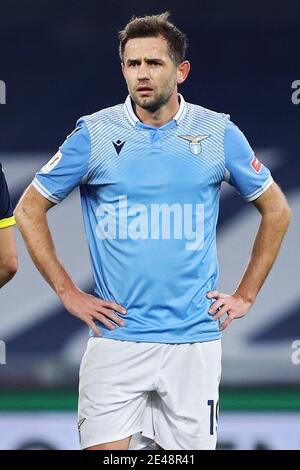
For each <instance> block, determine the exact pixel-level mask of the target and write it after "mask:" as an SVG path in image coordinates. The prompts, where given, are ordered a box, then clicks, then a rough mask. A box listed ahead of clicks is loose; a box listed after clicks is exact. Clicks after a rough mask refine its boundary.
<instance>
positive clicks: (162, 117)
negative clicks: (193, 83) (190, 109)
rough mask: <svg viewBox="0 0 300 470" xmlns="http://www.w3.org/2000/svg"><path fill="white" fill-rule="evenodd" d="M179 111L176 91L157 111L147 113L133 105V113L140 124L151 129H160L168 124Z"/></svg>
mask: <svg viewBox="0 0 300 470" xmlns="http://www.w3.org/2000/svg"><path fill="white" fill-rule="evenodd" d="M178 109H179V102H178V95H177V91H176V92H174V93H173V95H172V96H171V98H170V99H169V101H168V102H167V103H166V104H164V105H163V106H161V107H160V108H159V109H158V110H157V111H153V112H152V111H148V110H146V109H143V108H141V107H140V106H138V105H137V104H136V105H135V112H136V115H137V117H138V118H139V120H140V121H141V122H143V123H144V124H147V125H149V126H152V127H161V126H163V125H164V124H166V123H167V122H170V121H171V120H172V119H173V117H174V116H175V115H176V113H177V111H178Z"/></svg>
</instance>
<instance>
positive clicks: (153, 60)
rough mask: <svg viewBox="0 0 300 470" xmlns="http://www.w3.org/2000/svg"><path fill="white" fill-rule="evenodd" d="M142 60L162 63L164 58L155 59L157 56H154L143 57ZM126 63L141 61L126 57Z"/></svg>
mask: <svg viewBox="0 0 300 470" xmlns="http://www.w3.org/2000/svg"><path fill="white" fill-rule="evenodd" d="M144 61H145V62H146V63H150V62H159V63H164V60H163V59H157V58H155V57H153V58H151V59H148V58H145V59H144ZM126 63H127V64H132V63H141V59H127V60H126Z"/></svg>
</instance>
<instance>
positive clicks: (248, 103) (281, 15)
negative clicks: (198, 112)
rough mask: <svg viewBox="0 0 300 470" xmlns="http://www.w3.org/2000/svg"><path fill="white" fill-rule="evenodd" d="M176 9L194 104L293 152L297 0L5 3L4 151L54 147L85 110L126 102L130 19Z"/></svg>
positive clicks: (0, 112)
mask: <svg viewBox="0 0 300 470" xmlns="http://www.w3.org/2000/svg"><path fill="white" fill-rule="evenodd" d="M165 10H169V11H170V12H171V13H172V18H173V20H174V21H175V23H176V24H177V25H178V26H179V27H180V28H182V29H183V30H184V31H185V32H186V33H187V34H188V37H189V42H190V47H189V50H188V59H189V60H190V61H191V64H192V71H191V75H190V77H189V78H188V80H187V82H186V83H185V84H184V85H183V87H182V90H181V91H182V92H183V93H184V95H185V97H186V99H187V100H189V101H192V102H195V103H199V104H201V105H203V106H205V107H209V108H211V109H215V110H217V111H222V112H227V113H230V114H231V117H232V119H233V120H234V121H235V122H237V123H238V124H239V125H240V127H241V128H242V129H243V130H244V131H245V133H246V135H247V136H248V138H249V140H250V141H253V140H255V143H256V144H257V145H266V144H267V145H268V144H271V145H274V144H276V145H282V144H284V145H285V147H286V149H287V151H289V152H291V154H290V155H289V156H290V158H292V154H293V153H295V152H294V149H295V146H296V144H297V134H298V133H299V109H297V106H294V105H292V102H291V99H290V96H291V83H292V81H293V80H295V79H297V78H299V76H300V75H299V74H300V70H299V69H300V67H299V66H300V2H299V1H297V0H295V1H291V0H287V1H284V2H277V1H266V2H263V1H257V0H253V1H251V2H239V1H234V0H228V1H226V2H223V1H216V0H209V1H208V0H207V1H203V0H202V1H185V2H183V1H167V2H160V1H157V0H152V1H151V2H146V1H144V0H142V1H137V0H136V1H132V0H130V1H126V2H125V1H124V2H122V1H118V0H106V1H105V0H99V1H91V0H86V1H82V0H51V1H46V0H39V1H38V0H35V1H33V0H25V1H20V0H1V1H0V44H1V55H0V79H1V80H4V81H5V82H6V85H7V105H6V106H5V107H4V106H1V107H0V123H1V133H0V148H1V150H2V151H4V150H9V151H12V150H13V151H24V150H30V151H32V150H39V151H40V150H45V149H46V150H52V149H53V148H56V147H57V146H58V144H60V143H61V141H62V140H63V139H64V138H65V135H66V134H67V133H68V132H69V131H71V130H72V127H73V125H74V123H75V121H76V119H77V118H78V116H80V115H84V114H89V113H91V112H94V111H96V110H98V109H101V108H103V107H106V106H111V105H113V104H116V103H118V102H120V101H123V100H124V98H125V96H126V92H127V90H126V87H125V84H124V80H123V77H122V75H121V73H120V63H119V58H118V51H117V48H118V37H117V32H118V30H120V29H121V28H122V27H123V26H124V25H125V24H126V23H127V21H128V20H129V18H130V17H131V16H132V14H136V15H142V14H145V13H160V12H162V11H165Z"/></svg>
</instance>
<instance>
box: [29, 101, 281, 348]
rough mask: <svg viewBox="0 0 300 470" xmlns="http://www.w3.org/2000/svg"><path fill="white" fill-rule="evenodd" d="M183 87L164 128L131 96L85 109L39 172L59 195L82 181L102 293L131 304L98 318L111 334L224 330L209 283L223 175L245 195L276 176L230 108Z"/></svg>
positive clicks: (147, 336) (169, 339) (46, 190)
mask: <svg viewBox="0 0 300 470" xmlns="http://www.w3.org/2000/svg"><path fill="white" fill-rule="evenodd" d="M179 97H180V107H179V110H178V112H177V114H176V116H175V117H174V119H172V121H170V122H169V123H167V124H165V125H164V126H162V127H160V128H158V129H157V128H153V127H151V126H148V125H145V124H143V123H142V122H140V121H139V119H138V118H137V116H136V114H135V113H134V110H133V107H132V102H131V99H130V97H128V98H127V100H126V102H125V103H124V104H121V105H117V106H113V107H111V108H107V109H103V110H101V111H99V112H97V113H95V114H92V115H90V116H84V117H82V118H80V119H79V120H78V122H77V127H76V129H75V131H74V132H73V133H72V134H71V135H70V136H69V137H68V138H67V139H66V141H65V142H64V143H63V145H62V146H61V147H60V149H59V152H58V153H57V154H56V155H55V156H54V157H53V158H52V159H51V160H50V162H49V163H48V164H47V165H45V167H43V168H42V169H41V171H39V172H38V173H37V175H36V177H35V179H34V181H33V185H34V186H35V188H36V189H37V190H38V191H39V192H40V193H41V194H42V195H43V196H44V197H46V198H47V199H49V200H50V201H53V202H54V203H58V202H60V201H62V200H63V199H64V198H65V197H66V196H67V195H68V194H69V193H70V192H71V191H72V190H73V188H74V187H76V186H78V185H79V186H80V193H81V201H82V211H83V218H84V225H85V230H86V236H87V240H88V245H89V250H90V254H91V260H92V267H93V276H94V282H95V295H96V296H97V297H100V298H102V299H105V300H113V301H115V302H117V303H118V304H120V305H122V306H124V307H125V308H126V309H127V315H125V317H124V319H125V327H119V326H118V327H117V328H116V329H115V330H113V331H110V330H109V329H108V328H106V327H105V326H103V325H102V324H99V326H100V327H101V329H102V332H103V336H104V337H106V338H112V339H119V340H127V341H143V342H159V343H187V342H201V341H210V340H215V339H218V338H220V331H219V322H218V321H215V320H213V318H212V316H211V315H210V314H209V313H208V309H209V307H210V305H211V303H212V300H209V299H207V298H206V293H207V292H208V291H210V290H214V289H216V287H217V280H218V262H217V251H216V224H217V218H218V210H219V197H220V188H221V183H222V181H224V180H227V181H228V182H229V183H230V184H232V185H234V186H235V187H236V189H237V190H238V192H239V193H240V195H241V196H242V197H243V198H244V199H246V200H248V201H252V200H254V199H256V198H257V197H258V196H260V195H261V194H262V193H263V192H264V191H265V190H266V189H267V188H268V187H269V186H270V185H271V183H272V177H271V175H270V172H269V170H268V169H267V168H266V167H264V166H263V165H262V164H261V163H260V162H259V161H258V160H257V159H256V157H255V156H254V153H253V150H252V149H251V147H250V146H249V144H248V142H247V140H246V138H245V137H244V135H243V134H242V132H241V131H240V130H239V129H238V128H237V127H236V126H235V125H234V124H232V123H231V122H230V120H229V116H228V115H225V114H221V113H216V112H214V111H210V110H208V109H205V108H203V107H201V106H197V105H193V104H189V103H186V102H185V101H184V99H183V97H182V96H181V95H179ZM117 314H118V313H117ZM118 315H119V314H118Z"/></svg>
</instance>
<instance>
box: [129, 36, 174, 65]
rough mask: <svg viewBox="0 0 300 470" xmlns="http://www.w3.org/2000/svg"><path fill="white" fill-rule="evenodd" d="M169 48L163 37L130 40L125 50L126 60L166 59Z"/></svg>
mask: <svg viewBox="0 0 300 470" xmlns="http://www.w3.org/2000/svg"><path fill="white" fill-rule="evenodd" d="M166 56H169V48H168V43H167V41H166V39H165V38H164V37H162V36H158V37H149V38H134V39H129V41H127V43H126V45H125V49H124V59H125V60H128V59H131V58H141V57H148V58H149V57H156V58H158V57H166Z"/></svg>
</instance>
